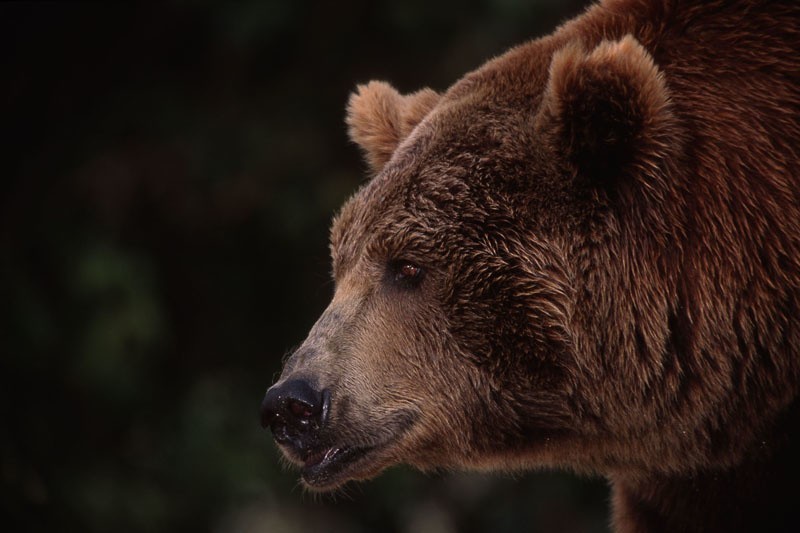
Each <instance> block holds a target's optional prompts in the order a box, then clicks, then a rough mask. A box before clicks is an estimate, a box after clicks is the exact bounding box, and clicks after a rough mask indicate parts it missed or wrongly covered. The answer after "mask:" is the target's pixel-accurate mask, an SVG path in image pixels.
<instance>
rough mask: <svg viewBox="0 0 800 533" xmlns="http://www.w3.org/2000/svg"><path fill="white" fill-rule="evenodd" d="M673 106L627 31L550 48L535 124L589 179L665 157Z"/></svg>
mask: <svg viewBox="0 0 800 533" xmlns="http://www.w3.org/2000/svg"><path fill="white" fill-rule="evenodd" d="M672 122H673V118H672V113H671V111H670V108H669V95H668V92H667V88H666V85H665V83H664V79H663V76H662V75H661V73H660V72H659V70H658V68H657V67H656V65H655V63H654V62H653V58H652V57H651V56H650V54H649V53H648V52H647V50H645V49H644V48H643V47H642V45H641V44H639V42H638V41H636V39H634V38H633V37H632V36H630V35H628V36H626V37H624V38H623V39H621V40H619V41H603V42H602V43H600V44H599V45H598V46H597V47H596V48H595V49H594V50H592V51H591V52H587V51H585V50H584V49H583V48H582V47H581V46H580V45H579V44H570V45H568V46H567V47H565V48H563V49H562V50H560V51H558V52H556V53H555V54H554V55H553V59H552V62H551V64H550V79H549V81H548V85H547V88H546V89H545V92H544V95H543V100H542V107H541V109H540V112H539V116H538V117H537V127H539V128H540V129H546V130H548V131H550V132H551V133H553V134H555V139H556V143H557V145H558V148H559V149H561V150H562V151H564V152H565V153H566V154H567V155H568V157H569V158H570V160H571V161H572V162H573V163H574V164H575V165H576V166H577V167H578V170H579V171H580V172H582V173H584V174H585V175H587V176H588V177H589V178H590V179H594V180H597V181H600V182H607V181H609V180H611V181H613V180H616V179H618V178H619V177H620V176H621V175H624V174H626V173H628V172H630V170H631V167H632V166H635V167H638V168H644V167H652V165H653V163H654V162H655V160H657V159H660V158H661V157H662V156H663V152H664V151H665V150H666V148H667V146H666V145H668V143H669V139H668V137H669V135H670V134H671V132H670V129H671V124H672Z"/></svg>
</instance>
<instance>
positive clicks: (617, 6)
mask: <svg viewBox="0 0 800 533" xmlns="http://www.w3.org/2000/svg"><path fill="white" fill-rule="evenodd" d="M347 123H348V125H349V128H350V135H351V137H352V139H353V140H354V141H355V142H356V143H357V144H358V145H360V147H361V148H362V149H363V151H364V153H365V154H366V159H367V160H368V163H369V165H370V167H371V170H372V172H373V173H374V176H373V177H372V179H371V180H370V181H369V182H368V183H366V184H365V185H364V186H363V187H362V188H361V189H360V190H359V191H358V192H357V193H356V194H355V196H353V197H352V198H351V199H350V200H349V201H348V202H347V203H346V205H345V206H344V207H343V208H342V210H341V212H340V213H339V214H338V216H337V217H336V218H335V220H334V222H333V228H332V231H331V253H332V260H333V277H334V279H335V283H336V290H335V294H334V296H333V300H332V302H331V304H330V306H329V307H328V309H327V310H326V311H325V312H324V313H323V315H322V316H321V317H320V319H319V321H318V322H317V323H316V325H314V327H313V329H312V330H311V332H310V334H309V336H308V338H307V339H306V340H305V342H304V343H303V344H302V346H300V348H298V349H297V350H296V352H295V353H294V354H293V355H292V356H291V357H290V358H289V359H288V360H287V362H286V365H285V368H284V370H283V373H282V375H281V378H280V380H279V382H278V383H277V384H275V385H274V386H273V387H272V388H270V389H269V390H268V392H267V394H266V396H265V398H264V401H263V403H262V424H263V425H264V426H269V427H271V429H272V432H273V434H274V437H275V439H276V440H277V442H278V443H279V445H280V448H281V449H282V451H283V452H284V453H285V455H286V457H287V458H288V459H289V460H290V461H292V462H293V463H296V464H298V465H300V466H301V467H302V478H303V480H304V482H305V484H306V485H307V486H309V487H312V488H316V489H321V490H326V489H332V488H335V487H338V486H340V485H341V484H343V483H345V482H346V481H348V480H353V479H364V478H368V477H371V476H374V475H376V474H377V473H378V472H380V471H381V470H383V469H384V468H386V467H388V466H391V465H394V464H398V463H405V464H410V465H413V466H416V467H418V468H420V469H430V468H437V467H445V468H448V467H449V468H457V469H461V468H464V469H491V470H520V469H528V468H532V467H542V466H543V467H555V468H567V469H571V470H573V471H576V472H579V473H581V472H583V473H601V474H603V475H605V476H606V477H607V478H608V479H609V481H610V484H611V486H612V491H613V524H614V526H615V529H616V530H618V531H742V530H751V531H768V530H781V529H787V530H788V529H793V528H792V526H793V523H795V522H797V520H798V519H797V518H794V515H795V514H796V513H795V512H794V509H792V507H793V506H796V505H800V489H798V488H797V487H798V483H800V466H798V465H799V464H800V459H798V453H800V435H798V431H799V430H800V426H798V423H799V422H798V421H799V420H800V414H799V413H800V408H799V405H798V386H799V385H800V3H798V2H796V0H786V1H771V2H768V1H756V0H753V1H694V2H690V1H681V0H675V1H660V0H659V1H656V0H606V1H604V2H602V3H600V4H599V5H595V6H593V7H591V8H589V9H588V10H587V11H586V12H585V13H584V14H583V15H581V16H580V17H578V18H576V19H574V20H572V21H570V22H568V23H566V24H565V25H563V26H562V27H560V28H559V29H558V30H557V31H556V32H555V33H553V34H552V35H550V36H548V37H544V38H541V39H538V40H535V41H533V42H529V43H527V44H523V45H521V46H519V47H516V48H514V49H512V50H511V51H509V52H507V53H506V54H505V55H502V56H500V57H498V58H496V59H494V60H492V61H490V62H488V63H487V64H485V65H484V66H482V67H481V68H479V69H478V70H476V71H474V72H472V73H470V74H468V75H466V76H465V77H464V78H462V79H461V80H459V81H458V82H457V83H455V85H453V86H452V87H451V88H450V89H449V90H447V91H446V92H445V93H443V94H438V93H436V92H434V91H431V90H429V89H424V90H422V91H420V92H417V93H414V94H410V95H407V96H403V95H400V94H399V93H398V92H397V91H395V90H394V89H393V88H392V87H391V86H389V85H388V84H386V83H381V82H372V83H369V84H367V85H365V86H362V87H360V88H359V89H358V91H357V93H356V94H354V95H353V96H352V97H351V100H350V103H349V106H348V114H347Z"/></svg>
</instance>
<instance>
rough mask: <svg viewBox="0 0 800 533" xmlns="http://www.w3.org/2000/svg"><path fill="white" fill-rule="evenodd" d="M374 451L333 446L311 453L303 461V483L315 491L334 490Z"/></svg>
mask: <svg viewBox="0 0 800 533" xmlns="http://www.w3.org/2000/svg"><path fill="white" fill-rule="evenodd" d="M374 449H375V448H374V447H371V446H370V447H337V446H333V447H330V448H323V449H321V450H317V451H314V452H312V453H309V454H308V455H307V456H306V457H305V458H304V459H303V461H302V471H301V477H302V479H303V482H305V484H306V485H308V486H309V487H311V488H314V489H325V488H333V487H335V486H337V485H339V484H341V483H343V482H344V481H346V480H347V479H349V478H350V476H349V475H348V474H351V473H352V472H353V471H354V470H356V469H357V463H360V462H362V460H363V459H364V458H365V457H366V456H367V455H368V454H369V452H370V451H372V450H374Z"/></svg>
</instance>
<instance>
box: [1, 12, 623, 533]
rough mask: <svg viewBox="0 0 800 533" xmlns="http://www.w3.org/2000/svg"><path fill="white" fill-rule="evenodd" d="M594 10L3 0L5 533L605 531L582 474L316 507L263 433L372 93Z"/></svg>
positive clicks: (392, 478)
mask: <svg viewBox="0 0 800 533" xmlns="http://www.w3.org/2000/svg"><path fill="white" fill-rule="evenodd" d="M582 4H584V2H581V1H577V0H576V1H558V0H539V1H538V2H533V1H523V0H486V1H483V2H463V1H457V0H448V1H437V2H431V1H428V0H413V1H397V2H393V3H376V2H372V1H367V0H339V1H336V2H321V1H319V2H298V1H291V0H285V1H245V2H238V3H229V4H225V5H214V6H212V5H211V4H210V3H202V2H201V3H195V2H192V3H188V2H177V1H176V2H167V3H163V4H152V5H147V6H141V5H140V6H138V7H137V6H135V5H133V4H116V3H115V4H107V3H102V2H95V3H57V2H52V3H50V2H40V3H22V2H16V3H2V4H0V46H1V48H0V49H1V50H2V60H1V61H2V63H0V65H1V66H2V88H0V95H2V101H1V102H2V105H1V107H0V112H1V113H2V115H1V117H2V120H0V124H2V131H3V139H2V153H3V154H4V157H3V165H2V167H1V168H2V171H1V172H2V174H3V176H2V177H3V179H2V180H0V187H1V189H0V217H2V218H0V351H1V352H0V375H1V376H2V381H0V383H2V393H1V395H0V402H1V403H0V415H1V418H0V424H2V425H1V426H0V480H1V481H2V516H3V524H4V525H3V529H4V530H5V531H89V532H93V531H121V532H126V531H184V530H186V531H189V530H191V531H219V532H234V531H236V532H239V531H242V532H284V531H287V532H292V531H297V532H301V531H345V532H350V531H377V530H380V531H388V532H392V531H398V532H401V531H409V532H411V531H413V532H438V533H445V532H450V531H495V532H502V531H520V530H530V531H603V530H604V529H605V527H606V523H607V509H606V507H607V503H608V502H607V501H606V500H607V489H606V486H605V483H604V482H603V481H601V480H593V481H592V480H582V479H578V478H575V477H572V476H569V475H566V474H554V473H526V474H519V475H517V476H515V477H514V478H512V477H511V476H508V475H467V474H447V473H442V474H438V475H427V476H425V475H422V474H419V473H416V472H413V471H411V470H410V469H407V468H402V467H401V468H395V469H392V470H391V471H389V472H387V473H385V474H384V475H382V476H381V477H380V478H378V479H377V480H374V481H371V482H367V483H363V484H359V485H354V486H350V487H348V488H346V489H345V490H344V491H342V492H340V493H339V494H337V495H334V496H318V495H316V496H315V495H311V494H307V493H304V491H303V490H302V489H301V488H300V487H299V485H298V484H297V475H296V473H294V472H291V471H287V470H285V469H284V468H282V467H281V466H280V461H279V460H278V457H277V453H276V450H275V447H274V445H273V444H272V442H271V439H270V436H269V434H268V433H266V432H264V431H262V430H261V428H260V427H259V424H258V405H259V402H260V400H261V397H262V396H263V394H264V391H265V390H266V388H267V386H268V385H269V384H270V383H271V382H272V381H273V378H274V377H275V376H276V375H277V373H278V371H279V369H280V364H281V359H282V357H283V356H284V354H285V353H286V352H287V351H288V350H289V349H291V347H292V346H293V345H295V344H296V343H299V342H300V341H302V339H303V338H304V336H305V334H306V331H307V329H308V328H309V326H310V325H311V324H313V322H314V320H315V319H316V317H317V315H318V314H319V312H320V311H321V310H322V309H323V308H324V307H325V305H326V304H327V300H328V298H329V297H330V294H331V289H332V286H331V283H330V281H329V274H328V272H329V265H328V250H327V235H328V233H327V231H328V230H327V227H328V224H329V221H330V218H331V216H332V214H333V213H334V212H335V210H336V209H337V207H338V206H339V205H340V204H341V203H342V201H343V200H344V199H345V198H346V197H347V196H348V195H349V194H350V193H352V191H353V190H354V189H355V188H356V187H357V186H358V185H359V183H361V182H362V180H363V179H364V177H365V172H364V170H365V165H364V164H363V163H362V161H361V159H360V156H359V154H358V151H357V149H356V148H355V147H354V146H353V145H351V144H350V143H349V142H348V140H347V136H346V131H345V127H344V123H343V116H344V104H345V102H346V100H347V96H348V94H349V92H350V91H351V90H352V89H353V87H354V86H355V85H356V83H363V82H365V81H367V80H370V79H386V80H389V81H391V82H392V83H393V84H395V86H396V87H398V88H399V89H400V90H401V91H403V92H408V91H413V90H417V89H419V88H421V87H423V86H430V87H432V88H434V89H437V90H442V89H445V88H447V86H449V85H450V84H451V83H452V82H454V81H455V80H456V79H458V78H459V77H460V76H461V75H462V74H464V73H465V72H467V71H469V70H472V69H474V68H475V67H477V66H479V65H480V64H481V63H483V62H484V61H485V60H487V59H489V58H491V57H492V56H495V55H498V54H500V53H502V52H503V51H504V50H505V49H507V48H508V47H510V46H512V45H514V44H518V43H520V42H522V41H524V40H526V39H529V38H531V37H536V36H538V35H541V34H544V33H548V32H550V31H552V30H553V29H554V28H555V27H556V25H557V24H559V23H560V22H563V21H564V20H565V19H566V18H568V17H570V16H573V15H575V14H577V13H579V12H580V11H581V9H582V7H583V6H582Z"/></svg>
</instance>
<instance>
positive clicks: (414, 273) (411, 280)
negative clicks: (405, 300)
mask: <svg viewBox="0 0 800 533" xmlns="http://www.w3.org/2000/svg"><path fill="white" fill-rule="evenodd" d="M390 271H391V273H392V277H393V278H394V281H395V282H396V283H400V284H402V285H404V286H406V287H415V286H416V285H418V284H419V282H420V280H421V279H422V267H420V266H419V265H417V264H416V263H412V262H411V261H406V260H397V261H392V262H391V264H390Z"/></svg>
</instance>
